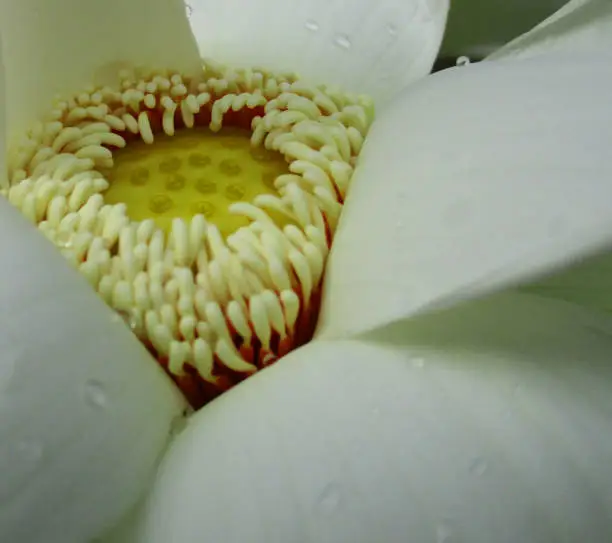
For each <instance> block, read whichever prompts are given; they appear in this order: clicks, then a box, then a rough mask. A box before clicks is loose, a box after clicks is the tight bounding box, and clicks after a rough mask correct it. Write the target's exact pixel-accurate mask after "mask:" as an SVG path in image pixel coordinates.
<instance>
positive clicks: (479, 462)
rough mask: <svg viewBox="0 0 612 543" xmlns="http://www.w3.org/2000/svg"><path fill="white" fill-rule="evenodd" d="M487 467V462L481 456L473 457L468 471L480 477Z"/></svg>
mask: <svg viewBox="0 0 612 543" xmlns="http://www.w3.org/2000/svg"><path fill="white" fill-rule="evenodd" d="M488 468H489V464H488V462H487V461H486V460H485V459H484V458H482V457H481V456H479V457H477V458H474V459H473V460H472V462H471V463H470V468H469V470H470V473H471V474H472V475H477V476H478V477H482V476H483V475H484V474H485V473H486V472H487V469H488Z"/></svg>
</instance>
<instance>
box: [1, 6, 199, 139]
mask: <svg viewBox="0 0 612 543" xmlns="http://www.w3.org/2000/svg"><path fill="white" fill-rule="evenodd" d="M0 32H1V33H2V39H3V44H4V64H5V69H6V78H7V99H8V103H9V105H10V107H9V110H8V119H7V120H8V130H9V133H10V134H11V136H13V135H14V134H19V135H21V133H22V131H23V130H24V129H26V128H27V127H29V125H30V124H31V123H32V122H34V121H37V120H40V117H41V115H43V114H44V113H46V112H48V111H49V109H50V108H51V106H52V104H51V101H52V99H53V97H54V96H55V95H57V94H58V93H60V94H62V95H63V94H65V93H70V94H72V93H78V92H82V91H83V90H84V88H85V87H87V86H88V85H90V84H93V83H95V84H108V83H116V82H117V75H118V71H119V70H120V69H121V68H123V67H129V66H133V65H144V66H147V67H151V68H174V69H177V70H184V71H192V70H194V71H195V70H197V69H198V68H199V58H198V52H197V48H196V45H195V42H194V39H193V35H192V34H191V32H190V31H189V24H188V22H187V17H186V14H185V6H184V3H183V2H182V0H127V1H126V0H105V1H104V2H99V1H97V0H85V1H84V0H53V1H52V2H49V1H47V0H19V1H18V2H14V1H12V0H2V2H0Z"/></svg>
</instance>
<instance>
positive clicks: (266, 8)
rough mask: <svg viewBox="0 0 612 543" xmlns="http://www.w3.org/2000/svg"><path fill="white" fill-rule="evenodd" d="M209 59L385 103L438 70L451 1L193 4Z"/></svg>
mask: <svg viewBox="0 0 612 543" xmlns="http://www.w3.org/2000/svg"><path fill="white" fill-rule="evenodd" d="M187 4H188V5H189V6H190V7H189V10H190V12H191V16H190V20H191V24H192V27H193V31H194V34H195V36H196V39H197V41H198V44H199V46H200V51H201V52H202V55H204V56H206V57H212V58H214V59H215V60H218V61H221V62H227V63H230V64H236V65H239V66H247V67H248V66H254V65H255V66H264V67H267V68H269V69H273V70H281V71H282V70H291V71H296V72H298V73H300V74H301V75H302V76H303V77H304V78H306V79H307V80H311V81H313V82H316V83H325V84H337V85H342V86H343V87H345V88H346V89H347V90H350V91H352V92H358V93H369V94H371V95H372V96H373V97H374V98H375V99H377V100H386V99H388V98H390V97H391V96H393V95H395V94H397V93H398V92H399V91H401V90H402V89H403V88H404V87H405V86H406V85H409V84H410V83H413V82H414V81H416V80H417V79H419V78H421V77H423V76H424V75H426V74H427V73H429V71H430V70H431V67H432V65H433V62H434V60H435V58H436V54H437V52H438V48H439V47H440V42H441V40H442V34H443V32H444V25H445V23H446V14H447V12H448V6H449V1H448V0H403V1H398V0H381V1H373V0H351V1H350V2H348V1H345V0H332V1H329V0H309V1H308V2H299V1H296V0H258V1H251V2H245V1H244V0H224V1H223V2H219V1H217V0H189V1H188V2H187Z"/></svg>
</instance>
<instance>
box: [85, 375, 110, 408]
mask: <svg viewBox="0 0 612 543" xmlns="http://www.w3.org/2000/svg"><path fill="white" fill-rule="evenodd" d="M83 399H84V400H85V401H86V402H87V403H88V404H89V405H91V406H92V407H95V408H98V409H100V408H103V407H106V404H107V402H108V397H107V395H106V390H105V389H104V385H103V384H102V383H101V382H100V381H97V380H95V379H90V380H88V381H86V382H85V384H84V385H83Z"/></svg>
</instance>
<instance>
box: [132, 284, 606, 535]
mask: <svg viewBox="0 0 612 543" xmlns="http://www.w3.org/2000/svg"><path fill="white" fill-rule="evenodd" d="M610 330H612V320H610V319H603V318H596V317H593V316H592V315H590V314H588V313H586V312H583V311H580V310H577V309H576V308H574V307H571V306H566V305H565V304H561V303H556V304H555V303H550V302H547V301H542V300H537V299H535V300H534V299H529V298H521V297H519V296H501V297H497V298H495V299H493V300H489V301H486V302H484V303H478V304H473V305H471V306H470V307H464V308H461V309H457V310H454V311H451V312H449V313H448V314H447V315H442V316H440V315H438V316H437V317H435V318H425V319H423V320H421V321H420V322H417V323H415V325H413V327H407V326H406V325H405V323H404V325H403V326H398V327H395V328H390V329H387V330H386V331H385V333H384V335H379V336H378V337H374V338H370V340H369V341H365V342H358V341H338V342H324V341H322V342H316V341H315V342H313V343H311V344H309V345H307V346H306V347H305V348H303V349H300V350H298V351H295V352H293V353H292V354H290V355H289V356H287V357H286V358H285V359H283V360H282V361H280V362H279V363H278V364H277V365H276V366H275V367H273V368H270V369H269V370H265V371H263V372H262V373H261V374H259V375H257V376H255V377H253V378H251V379H249V380H248V381H246V382H245V383H243V384H242V385H240V386H239V387H237V388H236V389H234V390H232V391H230V392H229V393H227V394H226V395H224V396H222V397H221V398H220V399H219V400H216V401H215V402H213V403H212V404H211V405H210V406H208V407H206V408H205V409H203V410H202V411H200V412H199V413H197V414H196V415H195V416H194V418H193V419H192V420H191V421H190V423H189V425H188V426H187V428H186V429H185V430H184V431H183V433H182V434H180V435H179V437H178V439H177V440H176V441H175V442H174V444H173V446H172V447H171V448H170V451H169V453H168V454H167V455H166V457H165V459H164V461H163V463H162V465H161V467H160V471H159V473H158V478H157V480H156V482H155V484H154V486H153V489H152V494H151V496H150V499H149V501H148V503H147V505H146V507H145V508H144V510H143V511H142V512H141V518H140V524H139V525H137V526H136V528H138V529H139V531H140V534H139V536H136V535H134V533H132V534H131V538H130V539H129V542H130V543H145V542H146V543H167V542H168V541H181V542H184V543H192V542H194V543H195V542H201V541H228V542H229V541H231V542H234V541H240V542H243V543H286V542H288V541H309V542H310V541H313V542H315V541H316V542H318V543H372V542H374V541H384V542H385V543H405V542H407V541H415V542H425V541H432V542H435V541H438V542H442V541H448V542H450V541H466V542H467V541H469V542H471V543H490V542H492V541H495V542H496V543H516V542H518V541H525V542H527V541H530V542H535V541H602V542H603V541H606V540H607V539H606V537H607V536H608V535H609V534H610V530H611V529H612V519H611V518H610V516H609V515H608V514H607V512H609V511H610V507H612V501H610V500H611V498H610V497H611V496H612V493H611V490H612V471H610V469H609V468H610V463H611V462H612V434H611V433H610V431H609V428H610V416H611V414H612V394H611V392H612V366H611V365H610V364H609V361H610V356H611V355H612V337H611V336H609V335H606V334H607V333H609V332H610ZM410 343H412V346H410Z"/></svg>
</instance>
